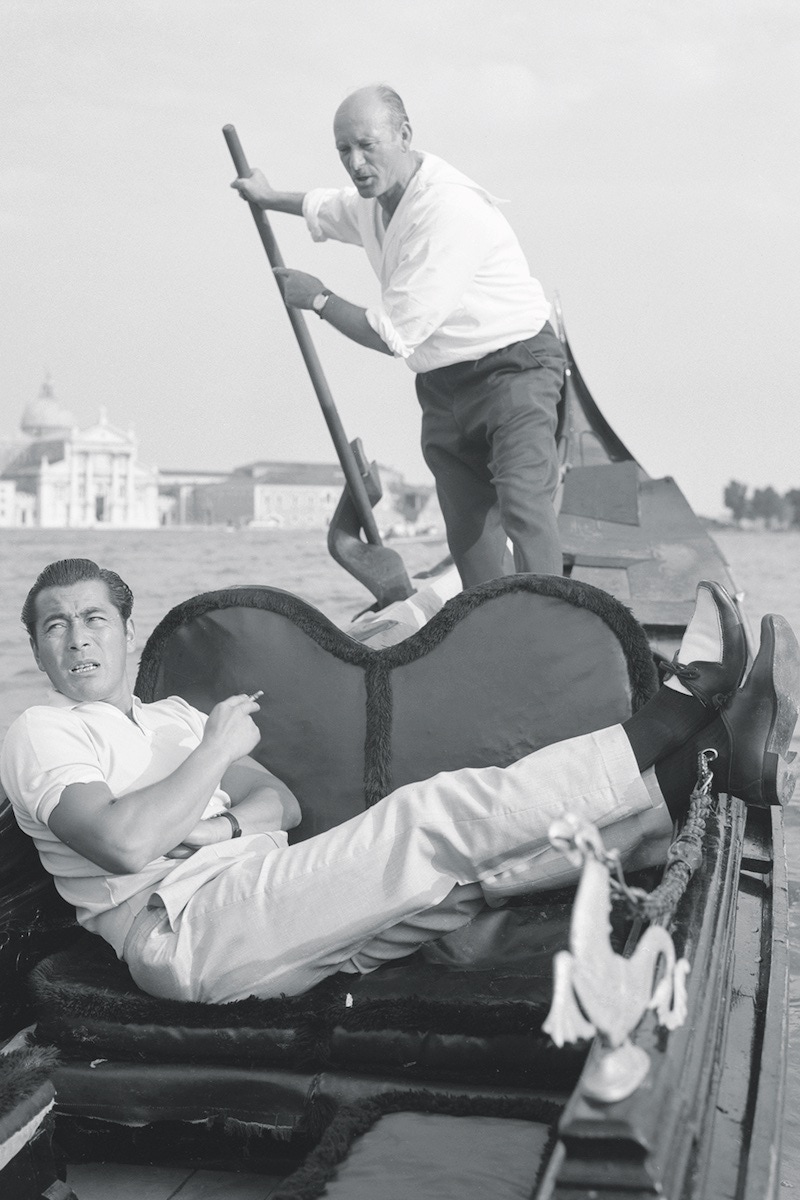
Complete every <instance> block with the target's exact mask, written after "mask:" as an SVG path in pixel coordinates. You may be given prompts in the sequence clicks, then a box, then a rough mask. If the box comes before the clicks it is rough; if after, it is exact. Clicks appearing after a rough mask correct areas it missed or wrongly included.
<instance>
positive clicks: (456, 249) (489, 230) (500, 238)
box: [303, 154, 550, 371]
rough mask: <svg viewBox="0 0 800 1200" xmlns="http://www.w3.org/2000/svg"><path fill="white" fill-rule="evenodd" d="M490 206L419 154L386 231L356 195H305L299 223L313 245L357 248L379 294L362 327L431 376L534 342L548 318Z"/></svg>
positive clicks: (481, 192)
mask: <svg viewBox="0 0 800 1200" xmlns="http://www.w3.org/2000/svg"><path fill="white" fill-rule="evenodd" d="M498 203H499V201H497V200H496V199H495V197H493V196H491V195H490V194H489V193H488V192H487V191H486V190H485V189H484V188H482V187H480V186H479V185H478V184H477V183H473V181H472V180H471V179H468V178H467V176H466V175H462V174H461V172H460V171H457V170H456V169H455V168H454V167H451V166H449V165H448V164H447V163H446V162H444V161H443V160H442V159H440V158H437V157H436V155H434V154H424V155H423V156H422V163H421V165H420V167H419V170H418V171H417V173H416V174H415V175H414V176H413V177H412V179H411V180H410V182H409V184H408V187H407V188H406V190H405V192H404V193H403V196H402V199H401V200H400V203H399V204H398V206H397V208H396V210H395V212H394V214H393V216H392V219H391V221H390V222H389V225H388V227H386V228H384V224H383V209H382V208H381V206H380V204H379V203H378V201H377V200H369V199H367V200H365V199H362V198H361V197H360V196H359V195H358V192H357V191H356V190H355V188H344V189H336V188H315V189H314V190H312V191H310V192H307V193H306V195H305V198H304V201H303V216H304V217H305V219H306V224H307V225H308V228H309V230H310V232H311V236H312V237H313V238H314V240H315V241H324V240H325V239H327V238H333V239H335V240H337V241H340V242H350V243H353V244H354V245H358V246H363V247H364V249H365V250H366V252H367V257H368V258H369V261H370V263H371V264H372V267H373V269H374V271H375V273H376V275H377V276H378V279H379V280H380V285H381V303H380V304H379V305H377V306H376V307H371V308H368V309H367V320H368V321H369V323H370V325H371V326H372V328H373V329H374V330H375V332H376V333H377V334H378V335H379V336H380V337H381V338H382V339H383V341H384V342H385V343H386V345H387V346H388V347H389V349H390V350H391V351H392V353H393V354H394V355H396V356H397V357H399V358H403V359H405V361H406V363H407V364H408V366H409V367H410V368H411V370H412V371H430V370H434V369H435V368H437V367H444V366H449V365H451V364H452V363H457V362H471V361H474V360H476V359H479V358H483V357H484V356H485V355H486V354H490V353H491V352H492V351H493V350H500V349H502V348H503V347H504V346H510V345H511V344H512V343H513V342H518V341H522V340H524V339H525V338H530V337H533V336H534V335H535V334H537V333H538V332H539V331H540V330H541V328H542V326H543V325H544V323H545V321H547V319H548V317H549V316H550V305H549V304H548V302H547V299H546V297H545V294H544V291H543V289H542V286H541V284H540V283H539V281H538V280H537V279H534V278H533V277H532V276H531V273H530V268H529V267H528V263H527V261H526V259H525V255H524V254H523V252H522V249H521V247H520V244H519V242H518V241H517V238H516V235H515V234H514V231H513V230H512V228H511V226H510V225H509V223H508V221H507V220H506V218H505V217H504V216H503V214H502V213H501V212H500V210H499V208H498Z"/></svg>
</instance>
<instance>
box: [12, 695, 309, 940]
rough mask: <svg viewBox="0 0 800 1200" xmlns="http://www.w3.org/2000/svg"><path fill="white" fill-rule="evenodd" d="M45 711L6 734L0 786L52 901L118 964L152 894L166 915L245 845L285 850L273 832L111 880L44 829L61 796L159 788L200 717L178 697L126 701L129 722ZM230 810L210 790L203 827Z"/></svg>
mask: <svg viewBox="0 0 800 1200" xmlns="http://www.w3.org/2000/svg"><path fill="white" fill-rule="evenodd" d="M49 701H50V702H49V703H48V704H43V705H38V704H37V705H33V707H31V708H29V709H26V711H25V712H24V713H22V715H21V716H20V717H18V718H17V720H16V721H14V723H13V724H12V726H11V728H10V729H9V731H8V733H7V734H6V737H5V740H4V742H3V749H2V754H1V755H0V779H2V783H3V787H4V788H5V790H6V792H7V793H8V797H9V799H10V801H11V804H12V806H13V809H14V814H15V816H16V819H17V824H18V825H19V827H20V829H22V831H23V833H27V834H28V835H29V836H30V837H32V838H33V840H34V843H35V844H36V848H37V850H38V851H39V857H40V858H41V860H42V865H43V866H44V868H45V870H47V871H49V873H50V874H51V875H53V876H54V879H55V884H56V887H57V888H58V891H59V892H60V893H61V895H62V896H63V897H64V899H65V900H67V901H68V902H69V903H70V904H74V905H75V909H76V912H77V918H78V921H79V923H80V924H81V925H83V926H85V928H87V929H90V930H91V931H92V932H93V933H98V934H100V936H101V937H103V938H105V939H106V941H108V942H110V943H111V945H112V946H113V947H114V949H115V950H116V951H117V954H119V955H121V953H122V946H123V943H124V941H125V936H126V934H127V932H128V929H129V928H130V925H131V923H132V921H133V919H134V917H136V916H137V914H138V913H139V912H140V911H141V909H142V908H144V906H145V905H146V904H147V902H148V900H149V899H150V897H151V896H152V894H153V892H154V891H155V889H156V887H157V886H158V884H161V885H162V890H161V891H159V895H160V896H161V897H162V898H163V899H164V903H165V905H166V907H167V908H168V910H169V911H171V912H174V913H177V912H179V911H180V910H181V908H182V907H183V906H184V905H185V904H186V900H187V899H188V898H189V897H190V896H191V895H193V894H194V892H195V891H196V890H197V888H198V887H200V886H201V885H202V884H203V883H204V882H205V881H206V880H207V879H210V878H213V876H214V875H215V874H218V873H219V871H220V870H221V869H223V868H224V866H226V865H227V863H228V862H229V860H230V859H231V858H236V857H238V856H239V855H240V854H241V853H242V847H243V845H245V846H246V845H247V844H248V843H249V842H250V840H251V838H252V837H253V836H261V837H265V838H266V839H268V840H269V841H270V843H272V844H274V845H280V846H283V845H285V844H286V840H287V839H286V834H284V833H282V832H280V831H276V832H275V833H274V834H266V835H250V837H249V838H248V837H247V836H245V837H242V838H237V839H236V840H235V841H231V840H230V839H229V840H226V841H223V842H220V843H218V844H215V845H213V846H204V847H202V848H201V849H200V850H198V851H197V852H196V853H194V854H193V855H192V856H191V857H190V858H188V859H174V858H165V857H163V856H160V857H158V858H155V859H153V861H152V862H151V863H148V864H147V866H146V867H145V868H144V869H143V870H141V871H137V872H136V873H135V874H130V875H113V874H109V872H108V871H106V870H104V868H103V867H100V866H98V865H97V864H96V863H93V862H91V861H90V860H89V859H87V858H84V857H83V856H82V855H81V854H78V853H77V851H75V850H72V849H71V848H70V847H69V846H66V845H64V843H63V842H61V841H59V839H58V838H57V837H56V836H55V834H54V833H53V832H52V830H51V829H50V826H49V825H48V824H47V822H48V820H49V818H50V815H51V814H52V812H53V809H54V808H55V807H56V805H57V804H58V802H59V800H60V799H61V793H62V792H63V790H64V788H65V787H67V786H68V785H69V784H71V783H92V782H96V781H98V782H103V783H107V784H108V786H109V788H110V789H111V791H112V793H113V794H114V795H115V796H120V795H124V794H125V793H126V792H131V791H135V790H138V789H139V788H143V787H147V786H149V785H150V784H153V783H158V782H160V781H161V780H162V779H165V778H166V777H167V776H168V775H170V774H172V772H173V771H175V770H176V769H177V767H178V766H180V764H181V763H182V762H184V761H185V759H186V758H188V756H189V755H190V754H191V752H192V750H194V749H195V748H196V747H197V746H199V745H200V742H201V740H202V737H203V729H204V728H205V722H206V720H207V717H206V715H205V713H202V712H200V711H199V710H198V709H196V708H193V707H192V705H191V704H187V703H186V701H185V700H182V699H181V698H180V697H179V696H169V697H167V698H166V699H164V700H157V701H156V702H155V703H153V704H142V702H141V701H140V700H139V699H138V698H136V697H134V704H133V719H130V718H128V717H127V716H126V715H125V714H124V713H123V712H121V711H120V709H118V708H116V707H115V706H114V705H113V704H106V703H104V702H100V701H93V702H90V703H88V704H75V703H74V702H73V701H71V700H69V699H67V698H66V697H65V696H62V695H60V694H59V693H58V692H55V691H53V692H51V693H50V696H49ZM228 807H230V797H229V796H228V794H227V792H225V791H223V789H222V788H219V787H218V788H217V789H216V790H215V792H214V794H213V795H212V797H211V799H210V800H209V802H208V804H207V805H206V808H205V809H204V811H203V818H206V817H213V816H215V815H216V814H217V813H220V812H222V810H223V808H228ZM209 851H211V853H209ZM167 877H169V879H168V881H167Z"/></svg>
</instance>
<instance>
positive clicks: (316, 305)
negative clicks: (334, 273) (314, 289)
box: [311, 292, 328, 312]
mask: <svg viewBox="0 0 800 1200" xmlns="http://www.w3.org/2000/svg"><path fill="white" fill-rule="evenodd" d="M327 299H328V293H327V292H320V293H319V295H317V296H315V297H314V299H313V300H312V301H311V307H312V308H313V309H314V312H322V310H323V308H324V307H325V301H326V300H327Z"/></svg>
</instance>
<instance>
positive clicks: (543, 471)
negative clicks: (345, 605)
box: [416, 323, 566, 587]
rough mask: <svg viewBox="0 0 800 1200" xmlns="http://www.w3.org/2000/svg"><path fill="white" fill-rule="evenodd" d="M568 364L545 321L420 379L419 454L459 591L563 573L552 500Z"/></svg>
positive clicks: (428, 372) (554, 488) (554, 335)
mask: <svg viewBox="0 0 800 1200" xmlns="http://www.w3.org/2000/svg"><path fill="white" fill-rule="evenodd" d="M565 366H566V358H565V355H564V351H563V349H562V346H561V343H560V341H559V340H558V338H557V337H556V334H555V333H554V331H553V328H552V326H551V325H550V324H549V323H548V324H546V325H545V326H544V328H543V329H542V330H541V331H540V332H539V333H537V334H536V336H535V337H532V338H528V339H527V340H526V341H524V342H514V343H513V344H512V345H511V346H505V347H504V348H503V349H502V350H495V351H493V352H492V353H491V354H487V355H486V357H485V358H480V359H478V360H477V361H476V362H463V363H454V364H453V365H452V366H448V367H439V368H437V370H435V371H425V372H422V373H420V374H419V375H417V378H416V387H417V397H418V399H419V402H420V405H421V407H422V453H423V455H424V456H425V461H426V463H427V464H428V466H429V467H430V469H431V471H432V472H433V477H434V479H435V480H436V491H437V493H438V496H439V503H440V505H441V508H442V514H443V516H444V520H445V526H446V529H447V541H448V545H449V547H450V552H451V554H452V555H453V559H454V561H455V564H456V566H457V567H458V571H459V574H460V575H461V581H462V583H463V585H464V587H471V586H472V585H473V584H476V583H482V582H483V581H484V580H486V579H495V578H497V576H499V575H506V574H508V573H509V572H508V565H509V564H508V558H507V553H506V538H509V539H510V540H511V543H512V545H513V547H514V567H515V569H516V570H517V571H533V572H536V573H538V574H543V575H560V574H561V567H562V559H561V547H560V544H559V538H558V525H557V522H556V514H555V510H554V508H553V497H554V495H555V491H556V485H557V483H558V455H557V451H556V442H555V432H556V420H557V416H556V406H557V404H558V400H559V396H560V393H561V385H562V383H563V380H564V368H565Z"/></svg>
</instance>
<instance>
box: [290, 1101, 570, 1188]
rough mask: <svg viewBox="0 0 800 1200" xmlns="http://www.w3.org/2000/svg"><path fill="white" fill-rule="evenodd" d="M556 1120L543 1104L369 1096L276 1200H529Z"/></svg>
mask: <svg viewBox="0 0 800 1200" xmlns="http://www.w3.org/2000/svg"><path fill="white" fill-rule="evenodd" d="M558 1115H559V1109H558V1106H556V1105H555V1104H551V1103H547V1102H546V1101H541V1100H536V1099H528V1100H519V1099H511V1098H501V1099H498V1098H496V1097H487V1096H475V1097H466V1096H457V1095H447V1094H442V1093H439V1094H433V1093H431V1092H413V1091H409V1092H405V1093H404V1092H402V1091H398V1092H393V1093H392V1092H387V1093H385V1094H384V1095H381V1096H377V1097H370V1098H368V1099H365V1100H362V1101H360V1102H359V1103H357V1104H354V1105H349V1106H347V1107H345V1108H343V1109H341V1110H340V1111H339V1112H338V1113H337V1115H336V1116H335V1117H334V1119H333V1121H332V1122H331V1124H330V1125H329V1126H328V1128H327V1130H326V1131H325V1134H324V1135H323V1137H322V1140H321V1141H320V1144H319V1146H317V1147H316V1148H315V1149H314V1150H313V1151H312V1152H311V1154H310V1155H309V1156H308V1158H307V1159H306V1161H305V1162H304V1163H303V1165H302V1166H301V1167H299V1168H298V1170H297V1171H295V1172H294V1174H293V1175H290V1176H289V1178H288V1179H286V1180H284V1181H283V1183H282V1184H279V1185H278V1188H277V1190H276V1191H275V1192H274V1193H273V1196H274V1200H312V1197H316V1196H321V1195H325V1196H326V1197H329V1198H330V1200H375V1197H376V1196H380V1197H381V1200H408V1197H410V1196H414V1197H415V1198H418V1200H485V1197H487V1196H491V1197H492V1200H529V1197H530V1196H532V1195H533V1192H534V1190H535V1186H536V1184H537V1183H538V1180H539V1179H540V1177H541V1174H542V1171H543V1168H544V1165H545V1163H546V1162H547V1160H548V1157H549V1154H550V1151H551V1149H552V1146H553V1144H554V1140H555V1121H556V1119H557V1117H558Z"/></svg>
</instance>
